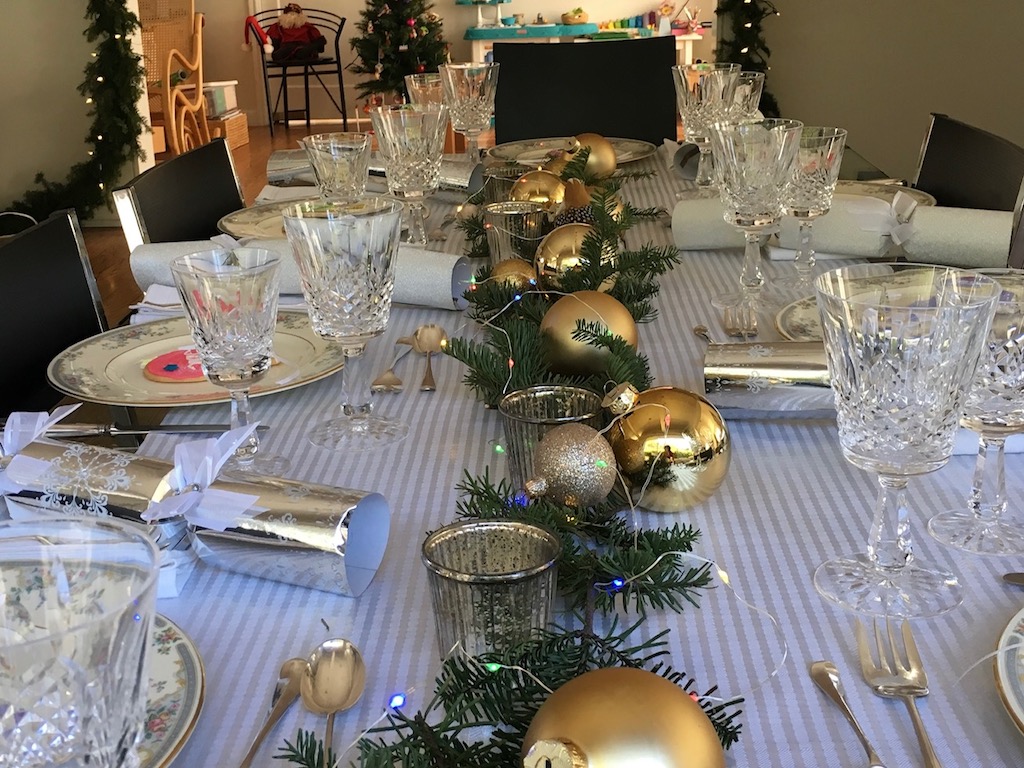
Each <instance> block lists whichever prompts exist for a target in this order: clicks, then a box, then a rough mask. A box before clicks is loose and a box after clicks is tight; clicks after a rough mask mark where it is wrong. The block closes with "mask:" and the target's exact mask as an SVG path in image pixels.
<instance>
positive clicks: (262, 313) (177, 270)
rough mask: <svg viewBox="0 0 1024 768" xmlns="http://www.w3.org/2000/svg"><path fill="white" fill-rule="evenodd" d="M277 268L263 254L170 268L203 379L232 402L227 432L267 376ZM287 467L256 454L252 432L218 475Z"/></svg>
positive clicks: (219, 253) (198, 259)
mask: <svg viewBox="0 0 1024 768" xmlns="http://www.w3.org/2000/svg"><path fill="white" fill-rule="evenodd" d="M280 266H281V260H280V258H279V257H278V255H277V254H275V253H274V252H273V251H268V250H264V249H262V248H236V249H235V250H233V251H227V250H222V249H213V250H208V251H200V252H198V253H193V254H188V255H185V256H179V257H177V258H176V259H174V260H173V261H172V262H171V275H172V276H173V278H174V284H175V286H176V287H177V289H178V294H179V295H180V296H181V303H182V306H183V307H184V308H185V317H186V318H187V319H188V324H189V329H190V331H191V333H192V341H193V343H194V344H195V345H196V351H197V352H198V353H199V360H200V362H201V363H202V365H203V371H204V372H205V373H206V377H207V378H208V379H209V380H210V382H211V383H213V384H215V385H216V386H218V387H224V388H225V389H226V390H228V392H229V393H230V395H231V428H232V429H235V428H237V427H244V426H246V425H247V424H249V423H250V422H251V421H252V406H251V404H250V402H249V391H250V390H251V388H252V385H253V384H255V383H256V382H258V381H259V380H260V379H262V378H263V377H264V376H265V375H266V373H267V371H268V370H270V365H271V362H272V360H271V346H272V345H273V341H274V330H275V328H276V325H277V299H278V294H279V293H280ZM290 465H291V462H290V461H289V460H288V459H286V458H284V457H281V456H272V455H267V454H265V453H264V452H262V451H261V450H260V441H259V437H258V436H257V434H256V432H253V433H252V435H251V436H250V437H249V439H248V440H247V441H246V442H244V443H243V444H242V445H241V446H239V447H238V449H237V450H236V451H235V455H234V456H232V457H231V459H229V460H228V462H227V464H225V465H224V468H225V469H226V470H228V471H233V472H242V473H254V474H260V475H280V474H283V473H284V472H286V471H287V470H288V468H289V466H290Z"/></svg>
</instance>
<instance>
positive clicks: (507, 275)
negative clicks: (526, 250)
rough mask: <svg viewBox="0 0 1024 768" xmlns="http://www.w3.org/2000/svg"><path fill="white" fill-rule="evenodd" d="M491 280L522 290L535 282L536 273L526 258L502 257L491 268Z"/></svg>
mask: <svg viewBox="0 0 1024 768" xmlns="http://www.w3.org/2000/svg"><path fill="white" fill-rule="evenodd" d="M491 280H494V281H496V282H500V283H502V284H503V285H507V286H510V287H512V288H516V289H517V290H521V291H524V290H526V289H527V288H529V287H530V286H531V285H533V284H535V283H536V282H537V273H536V271H534V269H533V265H532V264H531V263H530V262H528V261H527V260H526V259H502V260H501V261H499V262H498V263H497V264H495V265H494V267H492V268H491Z"/></svg>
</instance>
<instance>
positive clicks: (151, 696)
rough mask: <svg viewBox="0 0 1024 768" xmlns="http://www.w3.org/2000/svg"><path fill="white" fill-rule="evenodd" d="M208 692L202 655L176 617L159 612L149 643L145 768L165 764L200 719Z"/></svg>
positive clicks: (143, 742) (160, 767)
mask: <svg viewBox="0 0 1024 768" xmlns="http://www.w3.org/2000/svg"><path fill="white" fill-rule="evenodd" d="M205 692H206V673H205V671H204V669H203V659H202V657H200V655H199V650H198V649H197V648H196V646H195V644H194V643H193V642H192V640H191V639H190V638H189V636H188V635H186V634H185V633H184V632H182V631H181V628H179V627H178V626H177V625H176V624H175V623H174V622H173V621H171V620H170V619H168V618H165V617H164V616H160V615H157V616H156V617H155V619H154V622H153V634H152V639H151V641H150V648H149V692H148V694H147V696H146V724H145V726H146V727H145V730H144V732H143V734H142V739H141V741H140V742H139V744H138V747H137V748H136V749H137V750H138V753H139V759H140V760H141V761H142V763H141V768H166V767H167V766H169V765H170V764H171V763H172V762H173V761H174V758H175V757H176V756H177V754H178V752H180V751H181V748H182V747H183V746H185V742H187V741H188V739H189V737H190V736H191V735H192V731H193V730H195V727H196V723H197V722H198V721H199V713H200V712H201V711H202V708H203V697H204V695H205Z"/></svg>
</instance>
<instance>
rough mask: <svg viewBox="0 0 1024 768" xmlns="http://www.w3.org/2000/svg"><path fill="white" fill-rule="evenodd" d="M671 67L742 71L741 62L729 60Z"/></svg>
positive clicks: (700, 70)
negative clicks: (736, 62) (735, 62)
mask: <svg viewBox="0 0 1024 768" xmlns="http://www.w3.org/2000/svg"><path fill="white" fill-rule="evenodd" d="M672 69H677V70H679V71H680V72H742V71H743V65H742V64H734V63H733V62H730V61H707V62H698V63H696V64H674V65H673V66H672Z"/></svg>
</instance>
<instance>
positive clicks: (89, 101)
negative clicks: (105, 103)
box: [85, 96, 92, 104]
mask: <svg viewBox="0 0 1024 768" xmlns="http://www.w3.org/2000/svg"><path fill="white" fill-rule="evenodd" d="M85 103H86V104H92V96H90V97H89V98H87V99H86V100H85Z"/></svg>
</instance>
